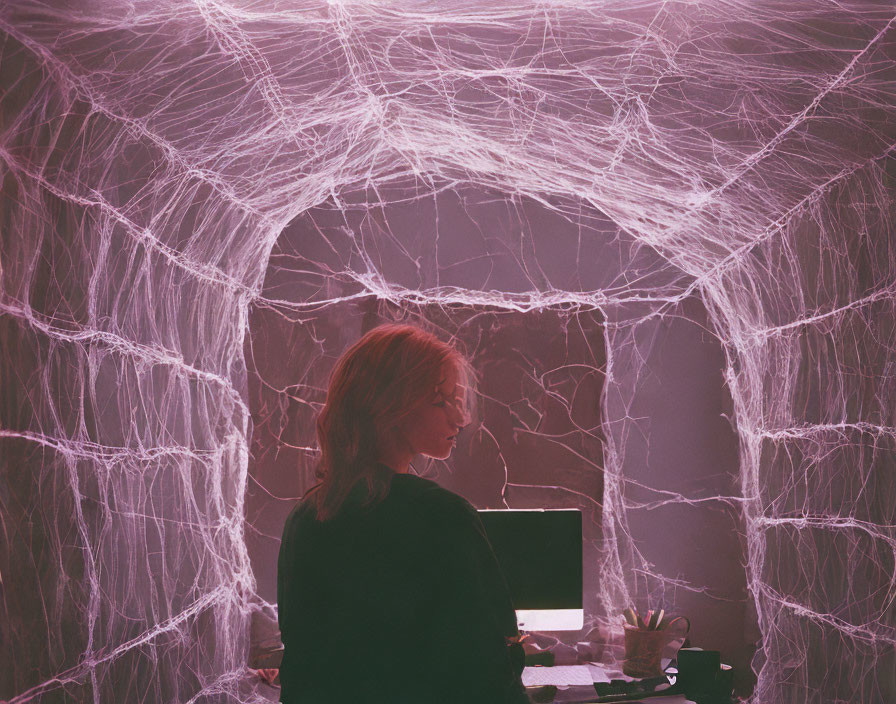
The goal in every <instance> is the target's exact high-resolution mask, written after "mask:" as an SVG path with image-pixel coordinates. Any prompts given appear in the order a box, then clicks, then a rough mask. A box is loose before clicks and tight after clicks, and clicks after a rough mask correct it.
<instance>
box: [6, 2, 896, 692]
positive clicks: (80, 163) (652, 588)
mask: <svg viewBox="0 0 896 704" xmlns="http://www.w3.org/2000/svg"><path fill="white" fill-rule="evenodd" d="M894 25H896V12H894V9H893V7H892V3H890V2H881V3H873V2H864V1H863V2H855V3H848V2H847V3H821V2H815V1H812V2H809V1H804V2H799V1H798V2H783V1H782V2H773V1H770V2H766V3H761V4H757V3H752V2H749V3H748V2H739V1H731V2H712V3H710V2H702V3H697V2H691V3H688V2H652V1H646V0H645V2H639V3H632V2H627V1H626V2H603V3H589V2H577V1H575V0H571V1H570V2H562V3H560V2H558V3H549V4H545V3H538V4H532V5H529V6H526V7H521V6H520V5H519V4H518V3H513V4H511V3H503V4H502V3H495V4H488V5H486V4H483V3H469V4H463V3H452V4H450V5H448V6H446V7H438V6H434V5H419V4H417V3H394V4H392V3H390V4H388V5H377V4H374V3H341V2H332V3H326V4H324V3H298V2H296V3H290V2H277V1H276V0H273V1H271V2H264V1H262V0H259V1H258V2H248V1H247V2H224V1H211V0H197V1H196V2H194V3H183V2H176V3H175V2H169V3H166V2H164V1H161V2H160V1H158V0H154V1H153V2H130V3H122V4H121V5H119V6H107V5H103V4H100V3H97V4H95V5H90V4H87V5H85V6H79V7H78V8H75V7H74V6H72V7H71V8H70V9H65V8H62V7H60V6H59V3H46V4H44V3H40V2H25V1H21V2H15V3H7V4H4V5H3V6H2V7H0V31H2V37H3V40H2V45H0V70H2V82H0V85H2V88H3V90H2V94H0V176H2V203H3V206H2V210H0V227H2V250H0V256H2V259H0V267H2V270H0V276H2V287H0V311H2V313H3V317H2V318H0V326H2V334H0V335H2V336H0V341H2V350H0V364H2V367H0V370H2V384H3V401H2V406H0V408H2V416H0V450H2V453H0V456H2V461H0V471H2V476H3V479H2V481H0V502H2V503H0V508H2V514H0V516H2V524H0V545H2V549H0V580H2V603H3V609H4V613H3V618H2V619H0V623H2V624H3V625H2V626H0V628H2V629H3V630H2V633H3V634H4V637H3V638H2V645H0V648H2V650H3V656H4V662H7V663H14V664H13V665H12V667H6V668H3V673H2V674H0V697H5V698H7V699H9V700H10V701H12V702H17V703H24V702H29V701H38V700H40V699H42V698H44V697H47V698H50V699H53V700H55V699H56V698H60V699H65V700H71V701H89V700H93V701H114V700H125V699H126V700H133V699H142V700H145V701H191V702H193V701H196V702H198V701H219V700H220V701H254V700H255V699H256V698H258V697H259V696H260V695H259V694H258V692H257V691H255V688H254V686H253V685H251V684H250V682H249V680H250V678H249V677H248V675H247V673H246V657H247V649H248V642H247V638H248V636H247V632H248V626H247V623H248V618H249V614H250V613H251V612H252V611H253V610H254V609H256V608H258V606H257V604H258V598H257V596H256V595H255V594H254V592H255V587H256V580H255V576H254V575H253V573H252V569H251V566H250V561H249V555H248V553H247V550H246V542H245V532H246V526H245V525H244V514H245V495H246V486H247V481H248V476H249V470H250V467H249V463H250V457H249V446H248V442H249V440H248V439H249V434H250V415H251V412H250V409H249V408H248V406H247V405H246V400H245V399H246V383H247V382H246V367H245V363H244V357H243V349H244V348H243V343H244V340H245V338H246V335H247V333H248V321H249V317H250V311H252V310H254V309H257V308H258V307H264V306H271V307H276V308H277V309H278V310H281V311H291V313H284V314H292V315H294V316H295V317H296V319H299V318H300V317H301V315H303V314H304V313H303V311H304V312H307V311H314V310H316V309H320V308H324V307H327V306H337V305H339V304H340V302H341V301H342V300H343V298H346V297H348V296H353V295H359V296H360V295H367V294H371V293H372V294H376V295H377V296H380V297H381V298H384V299H388V300H391V301H395V302H398V301H402V300H408V301H413V302H414V303H415V304H427V305H435V304H443V305H445V304H448V303H452V304H455V303H462V304H465V305H467V306H474V307H476V306H493V307H497V308H499V309H502V308H503V309H513V310H521V311H530V310H541V309H545V308H547V307H557V306H563V305H570V306H572V305H573V304H574V305H577V306H584V307H592V308H597V309H599V310H600V311H601V312H602V313H603V315H604V316H605V319H606V337H605V343H606V356H607V357H606V359H607V361H606V370H605V371H606V380H605V388H604V399H603V407H602V410H603V422H604V425H605V436H606V442H605V444H604V456H603V458H601V459H602V463H603V468H604V496H603V502H602V503H603V506H602V513H601V522H602V523H601V530H602V541H603V542H602V545H601V551H602V552H601V555H602V556H603V557H602V560H603V561H602V565H601V573H602V576H603V579H602V582H601V587H600V594H599V595H598V596H599V600H600V603H601V604H602V607H601V608H602V611H601V612H599V613H597V614H595V615H593V619H594V625H596V626H601V627H604V628H611V627H613V625H614V624H616V620H613V619H614V618H616V615H617V614H618V611H619V610H620V609H621V608H622V607H623V606H626V605H627V604H628V602H629V601H630V600H632V599H635V598H644V596H645V594H647V593H650V594H660V593H664V592H665V591H666V590H668V589H671V590H673V591H674V590H675V589H684V590H695V591H700V590H703V589H705V587H706V585H701V584H699V583H694V582H692V581H691V580H689V579H688V578H687V575H666V574H662V573H660V572H659V571H657V570H655V569H653V566H652V564H651V560H650V559H648V558H647V557H646V554H645V550H647V549H648V548H646V547H645V546H643V545H641V544H640V543H638V542H636V541H635V540H634V539H632V534H631V530H630V527H631V524H632V520H633V518H634V517H635V516H636V515H637V514H639V513H642V512H644V511H648V510H653V509H656V508H658V507H660V506H664V505H667V504H669V503H673V504H681V505H685V506H687V505H696V504H701V503H707V504H712V505H714V506H717V507H720V508H726V507H727V508H730V509H733V510H734V511H736V512H737V513H738V516H739V520H740V521H741V525H742V527H743V528H742V529H743V532H744V546H745V557H744V562H745V564H744V567H743V568H744V571H745V575H744V579H745V582H746V585H747V587H748V590H749V599H750V604H751V607H752V608H753V609H754V611H755V618H756V622H757V625H758V643H757V652H756V657H755V659H754V662H753V665H754V669H755V672H756V677H757V682H756V689H755V693H754V698H755V701H757V702H771V701H773V702H804V701H819V702H820V701H862V702H882V701H885V700H886V699H887V698H888V697H893V696H894V692H896V682H894V678H896V675H894V672H896V608H894V603H893V602H894V599H896V582H894V577H893V575H894V572H896V569H894V560H896V513H894V511H896V509H894V507H896V480H894V476H893V475H894V466H896V411H894V409H896V398H894V395H896V384H894V375H896V368H894V364H896V363H894V359H896V357H894V354H893V352H894V349H896V327H894V323H893V321H894V319H896V310H894V305H896V283H894V282H896V269H894V265H896V252H894V246H893V235H892V233H893V231H894V228H893V224H894V223H893V215H894V202H893V200H894V199H893V193H894V160H893V152H894V148H896V127H894V125H896V115H894V112H896V109H894V108H893V105H894V103H896V67H894V48H896V26H894ZM408 181H413V182H414V183H416V184H418V185H417V186H416V187H417V188H419V189H420V193H426V191H427V188H429V194H430V195H433V194H434V193H435V192H436V191H437V190H440V189H449V190H450V189H455V188H457V189H460V188H462V187H467V186H471V187H475V188H477V189H481V191H482V192H488V193H493V194H494V193H497V194H501V195H499V196H495V197H498V198H500V199H502V200H503V201H505V202H506V203H507V205H508V208H509V209H511V208H515V207H516V206H517V204H518V203H520V202H522V201H526V202H530V203H532V202H534V203H538V204H540V205H541V206H542V207H543V208H544V210H545V211H546V212H553V213H556V214H557V216H558V217H560V218H563V219H565V220H566V221H567V222H572V223H578V224H579V225H580V226H581V232H582V233H583V234H582V236H581V237H580V241H577V242H573V245H572V246H571V247H570V248H569V249H568V250H567V249H563V247H565V246H567V245H566V244H564V245H563V247H561V246H560V245H559V244H558V245H557V252H559V254H558V253H556V252H551V251H550V250H551V246H550V245H549V244H546V241H545V240H542V241H541V242H537V241H535V240H534V239H532V240H526V239H525V238H518V237H517V236H518V233H514V232H507V233H503V234H500V235H494V236H493V237H491V239H489V242H488V245H487V246H486V247H485V249H484V250H483V251H481V252H478V253H477V255H476V257H477V259H476V260H475V261H474V260H473V259H472V258H471V260H470V262H466V263H465V264H464V266H459V265H458V263H457V261H455V260H451V261H449V260H448V259H447V258H446V257H447V255H446V254H445V249H444V248H445V242H444V237H445V235H444V234H443V235H442V238H443V239H442V240H441V241H439V242H436V243H429V244H428V245H427V247H429V249H426V250H425V251H420V252H416V253H415V252H413V251H412V250H411V249H409V248H407V247H406V248H405V251H404V254H403V256H402V257H400V258H399V259H401V260H402V261H396V262H394V264H395V266H396V267H397V268H396V270H395V271H396V272H398V273H390V272H389V271H387V269H388V267H387V264H388V262H385V263H384V261H383V260H382V258H381V257H380V256H379V254H378V248H379V246H380V245H385V244H387V243H389V242H392V243H393V244H394V243H398V245H400V246H399V247H398V249H399V250H400V249H401V247H405V246H406V244H407V243H405V242H401V241H400V238H398V237H397V236H395V235H394V233H392V232H390V231H389V230H388V228H387V229H385V230H383V229H380V230H379V231H378V232H379V234H377V235H375V236H374V237H373V239H370V238H363V237H360V236H359V237H357V238H356V239H355V240H353V241H352V242H347V243H346V245H345V250H344V251H340V252H337V254H338V255H339V256H338V257H337V259H339V261H340V262H341V264H342V265H344V268H341V269H333V268H332V267H330V264H329V262H330V259H329V257H330V254H328V253H326V252H322V253H321V260H320V261H319V262H317V265H318V267H317V269H313V270H312V269H311V268H308V269H307V270H306V269H304V268H297V269H296V273H297V275H301V276H298V277H297V278H299V279H301V278H302V276H304V277H305V278H304V280H305V282H306V284H305V285H306V289H304V290H303V291H304V292H303V293H302V295H298V296H296V294H295V292H293V294H292V297H287V296H283V297H280V296H278V297H277V299H278V300H271V299H270V296H269V292H267V291H264V292H263V290H262V287H263V282H264V280H265V276H266V271H267V268H268V263H269V257H270V255H271V252H272V250H273V249H274V247H275V243H276V242H277V238H278V237H279V236H280V234H281V232H283V231H284V228H286V226H287V224H288V223H290V222H291V221H293V220H294V219H295V218H297V217H299V216H301V215H302V214H303V213H305V212H307V211H308V210H309V209H311V208H313V207H315V206H320V205H321V204H323V203H331V204H335V207H336V208H337V210H338V209H339V208H343V209H344V210H345V211H346V212H348V211H349V210H350V207H351V204H350V203H349V202H348V201H347V200H346V199H347V198H348V195H347V194H352V193H358V192H362V191H365V192H366V190H369V189H370V190H374V191H376V190H377V189H386V190H388V188H387V187H388V185H389V184H396V183H398V184H401V183H407V182H408ZM420 197H421V198H422V197H423V196H420ZM380 201H381V202H383V203H386V204H389V203H390V202H392V201H390V197H389V196H388V195H386V196H381V197H380ZM396 202H397V201H396ZM579 225H577V226H579ZM594 232H601V233H602V235H603V236H602V238H599V242H600V245H601V247H600V249H599V250H597V251H595V250H588V245H589V242H591V241H592V240H594V239H595V238H596V235H594V234H593V233H594ZM548 241H549V237H548ZM539 248H540V249H539ZM340 257H341V259H340ZM557 257H565V258H566V259H565V260H562V261H568V267H566V269H564V268H563V267H561V268H559V269H558V268H556V267H552V266H551V265H550V264H551V262H552V261H555V260H556V258H557ZM598 257H599V258H600V259H601V260H607V261H612V260H618V262H620V265H619V268H618V270H617V271H615V272H614V273H613V274H612V275H611V276H603V275H602V274H601V273H599V272H593V271H590V270H589V268H588V265H589V262H590V261H592V259H593V258H598ZM296 261H298V260H296ZM477 261H478V262H482V261H485V262H488V263H489V267H488V268H486V269H484V270H482V273H478V274H475V275H474V274H471V273H470V272H471V271H474V267H473V264H475V263H476V262H477ZM300 263H301V266H302V267H305V266H306V264H307V262H300ZM312 263H313V262H312ZM405 264H407V265H408V266H407V267H405V268H401V266H403V265H405ZM399 265H401V266H399ZM502 267H510V268H509V269H507V270H508V271H510V270H512V271H513V272H517V273H514V274H512V275H511V274H508V275H507V276H509V277H511V279H512V280H513V283H512V284H507V283H505V282H504V280H502V279H501V278H500V277H498V276H497V274H493V272H496V271H500V270H502ZM566 270H574V274H573V275H572V276H569V277H568V276H566V274H565V273H564V271H566ZM475 271H479V270H478V269H476V270H475ZM458 272H460V273H458ZM464 272H466V273H464ZM492 276H494V277H495V278H491V277H492ZM602 276H603V278H601V277H602ZM464 277H466V278H464ZM513 277H516V278H513ZM328 278H329V279H331V280H332V281H336V282H339V285H340V287H341V288H339V291H340V293H339V294H338V296H335V297H333V296H330V295H329V294H328V291H329V290H331V289H329V288H328V285H329V284H326V280H327V279H328ZM496 282H497V283H496ZM316 283H320V285H316ZM346 291H347V293H345V292H346ZM694 296H697V297H699V299H700V300H701V301H702V303H703V305H704V306H705V308H706V310H707V311H708V313H709V316H710V323H711V325H712V328H713V330H712V333H713V334H714V335H715V336H716V337H717V338H718V340H719V341H720V342H721V345H722V347H723V349H724V353H725V359H726V372H725V380H726V382H727V386H728V390H729V392H730V395H731V399H732V402H733V406H734V413H733V418H732V422H733V424H734V426H735V429H736V432H737V438H738V442H739V470H738V471H739V479H738V484H737V490H736V491H732V492H731V493H730V494H716V493H715V492H711V491H710V492H704V493H701V492H699V491H695V492H694V493H687V492H684V491H669V490H668V489H667V488H665V485H664V484H662V482H661V481H660V479H659V478H656V481H655V483H654V480H653V479H650V478H649V477H648V481H646V482H645V481H644V479H643V477H641V476H638V475H637V471H638V468H637V466H636V465H637V461H636V460H635V459H634V457H635V455H634V454H633V449H632V448H634V447H635V445H636V444H637V443H638V442H640V441H639V440H638V437H639V436H640V437H643V438H646V440H645V441H646V442H647V443H648V444H649V439H650V434H651V432H654V431H652V430H651V429H650V428H647V427H645V426H644V424H643V423H642V422H641V421H640V420H639V417H638V413H637V412H636V411H635V410H634V408H633V399H634V397H635V396H636V395H637V393H638V389H639V388H640V387H641V386H642V385H643V384H644V383H646V380H647V379H648V377H649V376H650V375H651V374H654V373H661V370H659V371H658V370H654V369H650V368H648V366H647V362H646V360H647V357H648V356H649V354H650V351H651V349H652V346H653V344H654V335H655V328H654V327H653V325H654V324H655V323H656V322H657V321H667V320H670V319H673V318H675V317H676V316H685V317H687V316H688V315H690V314H689V313H688V311H689V310H690V309H689V308H688V307H687V301H688V300H689V299H691V298H692V297H694ZM280 298H282V299H283V300H280ZM545 483H546V484H547V482H545ZM632 575H640V576H641V577H642V578H643V579H642V578H639V579H634V578H633V577H632ZM715 596H716V597H717V598H720V599H725V598H729V597H730V598H737V597H736V596H731V595H724V594H721V595H715ZM617 620H618V619H617Z"/></svg>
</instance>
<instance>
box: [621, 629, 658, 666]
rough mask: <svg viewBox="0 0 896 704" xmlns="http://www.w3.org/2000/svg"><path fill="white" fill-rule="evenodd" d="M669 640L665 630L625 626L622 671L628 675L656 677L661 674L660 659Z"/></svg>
mask: <svg viewBox="0 0 896 704" xmlns="http://www.w3.org/2000/svg"><path fill="white" fill-rule="evenodd" d="M668 640H669V634H668V633H666V632H665V631H648V630H646V629H644V628H632V627H631V626H625V661H624V662H623V663H622V671H623V672H624V673H625V674H626V675H628V676H629V677H656V676H658V675H662V674H663V667H662V664H661V662H660V659H661V658H662V655H663V648H664V647H665V646H666V642H667V641H668Z"/></svg>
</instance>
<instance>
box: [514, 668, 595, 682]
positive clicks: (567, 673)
mask: <svg viewBox="0 0 896 704" xmlns="http://www.w3.org/2000/svg"><path fill="white" fill-rule="evenodd" d="M593 684H594V677H592V676H591V670H589V669H588V666H587V665H554V666H552V667H527V668H524V669H523V686H524V687H545V686H547V685H554V686H555V687H569V686H575V685H587V686H588V687H590V686H591V685H593Z"/></svg>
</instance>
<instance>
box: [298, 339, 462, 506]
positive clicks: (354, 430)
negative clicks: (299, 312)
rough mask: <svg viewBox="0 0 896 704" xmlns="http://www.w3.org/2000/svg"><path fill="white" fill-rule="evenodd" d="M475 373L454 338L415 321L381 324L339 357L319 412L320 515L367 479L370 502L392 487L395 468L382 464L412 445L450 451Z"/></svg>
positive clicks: (413, 450) (415, 449) (424, 450)
mask: <svg viewBox="0 0 896 704" xmlns="http://www.w3.org/2000/svg"><path fill="white" fill-rule="evenodd" d="M472 377H473V374H472V370H471V369H470V366H469V364H468V363H467V361H466V360H465V359H464V358H463V356H462V355H461V354H460V353H459V352H458V351H457V350H456V349H454V348H453V347H452V346H450V345H448V344H446V343H444V342H442V341H441V340H439V339H438V338H437V337H435V336H434V335H431V334H429V333H427V332H425V331H423V330H420V329H419V328H416V327H413V326H410V325H381V326H379V327H377V328H374V329H373V330H371V331H370V332H368V333H367V334H366V335H364V336H363V337H362V338H361V339H360V340H358V342H356V343H355V344H354V345H352V347H351V348H349V350H348V351H347V352H345V354H343V355H342V357H340V359H339V361H338V362H337V363H336V366H335V367H334V369H333V372H332V374H331V376H330V385H329V388H328V390H327V400H326V404H325V405H324V408H323V410H322V411H321V413H320V415H319V417H318V420H317V438H318V442H319V444H320V449H321V460H320V464H319V466H318V472H317V474H318V478H319V479H320V480H321V483H320V485H318V487H317V488H316V490H315V491H314V493H313V495H312V496H313V499H314V501H315V503H316V505H317V515H318V518H319V519H321V520H325V519H326V518H330V517H331V516H333V515H334V514H335V513H336V512H338V510H339V508H340V507H341V506H342V503H343V502H344V500H345V498H346V497H347V496H348V494H349V492H350V491H351V489H352V488H353V487H354V486H355V484H357V483H358V481H360V480H364V481H366V484H367V489H368V497H369V498H368V500H369V501H370V502H374V501H377V500H379V499H381V498H383V497H384V496H385V495H386V493H387V492H388V488H389V481H390V480H391V474H392V473H391V471H390V470H388V469H387V468H385V467H383V466H382V465H379V464H377V462H378V461H383V460H384V458H386V457H390V456H395V455H396V453H397V455H398V456H404V455H407V454H408V453H410V455H414V454H418V453H419V454H424V455H427V456H429V457H436V458H438V459H444V458H446V457H447V456H448V455H449V454H450V452H451V447H452V443H451V441H450V437H451V436H452V435H456V434H457V431H458V430H459V428H460V427H462V426H463V425H465V424H466V417H467V415H468V413H467V405H466V404H467V403H468V402H469V400H470V399H468V398H465V394H464V392H465V390H466V388H467V387H468V386H469V384H470V381H471V380H472Z"/></svg>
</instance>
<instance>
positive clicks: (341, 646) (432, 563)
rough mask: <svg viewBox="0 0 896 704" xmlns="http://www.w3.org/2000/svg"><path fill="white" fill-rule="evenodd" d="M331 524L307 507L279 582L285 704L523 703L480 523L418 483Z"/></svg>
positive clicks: (292, 520)
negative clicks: (296, 703) (299, 703)
mask: <svg viewBox="0 0 896 704" xmlns="http://www.w3.org/2000/svg"><path fill="white" fill-rule="evenodd" d="M356 489H357V491H355V492H353V494H352V496H351V497H350V498H349V500H348V501H347V502H346V504H345V506H344V507H343V509H342V510H341V511H340V514H339V515H338V516H336V517H335V518H333V519H332V520H329V521H326V522H323V523H321V522H318V521H317V520H316V519H315V517H314V512H313V510H312V507H311V506H310V505H309V504H308V503H307V502H305V503H301V504H299V505H298V506H297V507H296V508H295V509H294V510H293V511H292V513H291V514H290V515H289V518H288V519H287V520H286V526H285V528H284V530H283V542H282V544H281V547H280V558H279V561H278V574H277V603H278V605H279V620H280V631H281V637H282V639H283V644H284V647H285V650H284V656H283V663H282V665H281V668H280V681H281V683H282V689H281V699H280V701H281V702H285V703H288V704H293V703H294V702H302V703H303V704H304V703H306V702H314V704H318V703H324V704H330V703H338V702H349V701H352V702H369V703H374V702H376V703H379V702H383V703H384V704H385V703H387V702H388V703H389V704H402V703H405V702H407V703H408V704H411V703H413V704H429V703H430V702H432V703H436V702H438V703H440V704H441V703H444V704H461V703H466V702H473V703H479V702H481V703H482V704H524V703H526V702H528V698H527V697H526V694H525V691H524V689H523V687H522V683H521V681H520V672H521V670H522V648H521V647H520V646H519V645H514V646H512V647H510V646H508V645H507V644H506V642H505V636H516V635H518V630H517V625H516V617H515V614H514V611H513V606H512V604H511V602H510V597H509V594H508V592H507V586H506V583H505V581H504V577H503V576H502V574H501V572H500V568H499V567H498V563H497V560H496V559H495V556H494V553H493V552H492V549H491V546H490V545H489V543H488V540H487V539H486V537H485V532H484V530H483V528H482V523H481V521H480V520H479V516H478V515H477V513H476V511H475V510H474V509H473V507H472V506H471V505H470V504H469V503H468V502H467V501H466V500H465V499H463V498H461V497H460V496H458V495H457V494H454V493H452V492H450V491H448V490H446V489H443V488H441V487H440V486H438V485H437V484H435V483H434V482H431V481H429V480H427V479H422V478H421V477H417V476H414V475H410V474H396V475H394V476H393V477H392V481H391V486H390V491H389V494H388V496H387V497H386V498H385V499H384V500H383V501H382V502H380V503H379V504H377V505H375V506H373V507H371V508H362V507H361V506H360V498H361V494H360V493H359V492H360V491H361V488H360V487H356Z"/></svg>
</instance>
